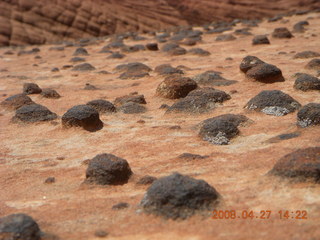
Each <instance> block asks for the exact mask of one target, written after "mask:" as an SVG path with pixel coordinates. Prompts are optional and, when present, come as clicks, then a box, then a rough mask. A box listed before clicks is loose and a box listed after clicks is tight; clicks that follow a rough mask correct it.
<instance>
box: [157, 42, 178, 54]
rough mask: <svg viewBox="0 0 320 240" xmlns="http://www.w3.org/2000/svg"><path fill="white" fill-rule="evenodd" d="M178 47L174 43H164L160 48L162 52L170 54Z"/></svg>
mask: <svg viewBox="0 0 320 240" xmlns="http://www.w3.org/2000/svg"><path fill="white" fill-rule="evenodd" d="M178 47H179V45H178V44H176V43H166V44H164V45H163V46H162V48H161V51H163V52H170V51H172V50H174V49H175V48H178Z"/></svg>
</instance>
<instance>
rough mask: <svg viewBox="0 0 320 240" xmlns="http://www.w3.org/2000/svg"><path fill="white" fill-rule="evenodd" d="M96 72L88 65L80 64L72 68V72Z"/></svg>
mask: <svg viewBox="0 0 320 240" xmlns="http://www.w3.org/2000/svg"><path fill="white" fill-rule="evenodd" d="M92 70H96V68H95V67H94V66H92V65H91V64H90V63H81V64H78V65H76V66H74V67H73V69H72V71H92Z"/></svg>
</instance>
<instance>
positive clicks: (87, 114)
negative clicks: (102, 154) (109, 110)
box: [62, 105, 103, 131]
mask: <svg viewBox="0 0 320 240" xmlns="http://www.w3.org/2000/svg"><path fill="white" fill-rule="evenodd" d="M62 126H64V127H82V128H84V129H85V130H87V131H97V130H100V129H102V127H103V123H102V121H101V120H100V118H99V112H98V111H97V110H96V109H94V108H93V107H91V106H88V105H77V106H74V107H72V108H70V109H69V110H68V111H67V112H66V113H65V114H64V115H63V116H62Z"/></svg>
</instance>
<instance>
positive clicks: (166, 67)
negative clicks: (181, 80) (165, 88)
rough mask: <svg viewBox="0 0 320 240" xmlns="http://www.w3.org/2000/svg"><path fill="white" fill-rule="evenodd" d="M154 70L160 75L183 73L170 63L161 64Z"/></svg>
mask: <svg viewBox="0 0 320 240" xmlns="http://www.w3.org/2000/svg"><path fill="white" fill-rule="evenodd" d="M154 71H155V72H156V73H158V74H160V75H169V74H183V71H182V70H180V69H177V68H174V67H172V66H171V65H170V64H161V65H159V66H157V67H156V68H155V69H154Z"/></svg>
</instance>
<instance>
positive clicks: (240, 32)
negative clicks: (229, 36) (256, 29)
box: [234, 28, 252, 36]
mask: <svg viewBox="0 0 320 240" xmlns="http://www.w3.org/2000/svg"><path fill="white" fill-rule="evenodd" d="M249 30H250V28H242V29H237V30H235V31H234V34H235V35H243V36H249V35H252V33H251V32H249Z"/></svg>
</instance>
